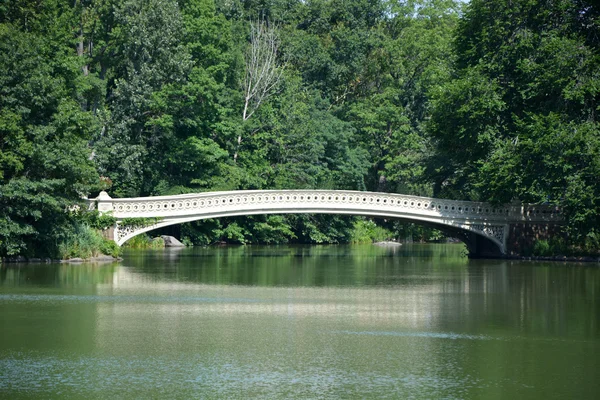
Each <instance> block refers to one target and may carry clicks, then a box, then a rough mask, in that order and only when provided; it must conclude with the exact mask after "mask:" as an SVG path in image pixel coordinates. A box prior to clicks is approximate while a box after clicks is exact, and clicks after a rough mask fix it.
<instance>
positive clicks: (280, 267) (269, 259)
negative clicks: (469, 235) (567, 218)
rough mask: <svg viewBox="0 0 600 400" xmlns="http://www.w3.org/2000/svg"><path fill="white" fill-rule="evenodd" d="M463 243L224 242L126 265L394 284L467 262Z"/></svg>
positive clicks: (301, 282)
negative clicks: (322, 244) (216, 245)
mask: <svg viewBox="0 0 600 400" xmlns="http://www.w3.org/2000/svg"><path fill="white" fill-rule="evenodd" d="M463 249H464V247H463V246H461V245H405V246H400V247H392V248H386V247H378V246H372V245H336V246H226V247H211V248H198V249H184V250H181V251H178V252H177V253H163V252H147V251H146V252H131V253H128V254H126V256H125V259H126V261H125V263H124V265H125V266H127V267H132V268H133V270H134V271H136V272H144V273H149V274H152V275H154V276H157V277H158V276H160V277H161V279H163V278H164V279H169V280H183V281H187V282H202V283H207V284H235V285H260V286H363V285H382V284H383V285H396V284H401V283H402V279H403V278H401V277H402V276H403V275H405V274H406V272H407V271H411V272H410V275H414V274H415V273H416V274H420V273H423V274H425V273H426V272H427V271H432V270H438V269H440V268H441V269H444V268H454V267H462V266H464V265H466V263H467V259H466V258H465V256H464V254H463V253H464V251H463ZM442 259H443V260H444V261H443V262H442V261H441V260H442Z"/></svg>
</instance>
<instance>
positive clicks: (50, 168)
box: [0, 22, 98, 256]
mask: <svg viewBox="0 0 600 400" xmlns="http://www.w3.org/2000/svg"><path fill="white" fill-rule="evenodd" d="M32 24H33V25H34V26H35V25H36V24H34V23H33V22H32ZM52 39H53V37H52V36H50V37H48V36H45V35H43V34H39V33H36V32H24V31H21V30H20V29H19V28H18V27H16V26H14V25H12V24H9V23H3V24H0V70H2V71H4V72H3V74H2V75H1V76H0V256H7V255H17V254H23V255H30V256H32V255H36V256H56V255H57V245H58V242H59V241H60V240H61V238H64V236H65V235H66V233H67V231H68V228H69V225H70V223H71V221H72V216H71V215H70V214H69V212H68V209H69V208H70V207H72V206H74V205H76V204H78V202H79V201H80V199H81V196H83V195H86V194H87V193H88V191H89V190H90V189H91V188H92V187H93V186H94V185H95V184H97V182H98V175H97V174H96V171H95V169H94V166H93V164H92V162H91V161H90V160H89V155H90V149H89V147H88V141H89V139H90V138H91V135H92V133H93V131H94V129H96V128H97V125H96V124H95V119H94V117H93V115H92V114H91V113H89V112H87V111H84V110H82V109H81V107H80V105H79V102H78V98H79V95H80V93H81V82H80V80H79V77H80V76H81V73H82V72H81V69H80V64H79V62H78V59H77V57H76V54H75V52H74V49H73V52H72V53H71V54H69V49H68V46H69V44H70V42H69V41H65V42H62V43H61V42H54V41H53V40H52Z"/></svg>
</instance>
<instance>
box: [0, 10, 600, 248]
mask: <svg viewBox="0 0 600 400" xmlns="http://www.w3.org/2000/svg"><path fill="white" fill-rule="evenodd" d="M599 13H600V9H599V8H598V7H597V5H595V4H593V3H592V2H586V1H579V0H545V1H544V0H516V1H515V0H512V1H507V0H501V1H490V0H485V1H484V0H472V1H470V2H469V3H468V4H467V5H466V6H465V4H464V3H462V2H459V1H453V0H404V1H387V0H376V1H367V0H344V1H342V0H311V1H301V0H268V1H265V0H260V1H241V0H233V1H230V0H228V1H221V0H181V1H175V0H160V1H158V0H127V1H116V0H78V1H75V2H73V1H71V2H65V1H62V0H44V1H41V2H40V1H30V0H19V1H16V0H8V1H5V2H3V3H2V5H0V70H1V71H2V75H1V76H0V255H2V256H6V255H17V254H26V255H33V254H37V255H41V254H44V255H52V254H54V253H55V252H56V248H57V246H58V245H59V243H60V242H61V241H62V240H64V235H66V234H67V233H68V232H69V231H73V228H72V226H73V224H74V221H76V220H77V218H78V217H77V215H76V214H74V213H73V212H72V209H73V205H74V204H77V203H78V202H79V201H80V199H81V197H82V196H92V197H93V196H95V195H96V194H97V193H98V191H99V190H101V189H107V190H109V192H110V193H111V195H112V196H114V197H125V196H145V195H165V194H178V193H187V192H198V191H210V190H233V189H270V188H289V189H293V188H327V189H355V190H372V191H390V192H398V193H407V194H417V195H435V196H441V197H448V198H457V199H474V200H488V201H491V202H494V203H506V202H510V201H512V200H520V201H525V202H533V203H552V204H556V205H558V206H560V207H562V208H563V209H564V210H565V213H566V216H567V218H568V229H569V234H570V237H571V238H573V240H579V241H582V240H586V239H585V238H589V237H596V238H598V236H599V235H600V233H599V232H598V229H599V228H598V226H600V224H599V222H600V219H599V218H600V217H599V216H600V203H599V199H600V180H599V179H598V176H600V133H599V130H598V122H597V113H598V104H597V98H598V91H599V90H600V80H599V79H600V78H599V71H600V65H599V63H600V54H599V48H600V27H599V22H598V15H599ZM382 223H384V224H386V223H387V224H388V227H390V228H391V227H392V225H391V224H390V223H389V222H382ZM351 226H352V221H350V220H348V219H344V218H341V217H331V216H284V217H248V218H238V219H235V220H223V221H213V222H206V223H195V224H190V225H188V226H186V227H184V228H182V229H183V231H182V234H185V235H187V236H188V237H189V239H190V240H191V241H196V242H198V243H205V242H210V241H213V240H219V239H222V240H229V241H237V242H249V241H253V242H269V243H271V242H274V241H303V242H319V243H321V242H340V241H349V240H350V239H351V232H350V231H351ZM395 228H396V227H395ZM395 228H394V229H395ZM277 238H279V239H277Z"/></svg>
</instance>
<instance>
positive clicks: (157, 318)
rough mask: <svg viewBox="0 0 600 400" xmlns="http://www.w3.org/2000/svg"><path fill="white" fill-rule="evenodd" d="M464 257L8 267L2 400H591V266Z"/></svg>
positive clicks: (202, 258)
mask: <svg viewBox="0 0 600 400" xmlns="http://www.w3.org/2000/svg"><path fill="white" fill-rule="evenodd" d="M464 253H465V250H464V246H462V245H456V244H443V245H404V246H401V247H399V248H381V247H377V246H371V245H366V246H245V247H215V248H198V249H181V250H165V251H129V252H126V253H125V255H124V260H123V261H122V262H119V263H114V264H104V265H94V264H79V265H66V264H40V265H20V266H14V265H9V266H2V267H0V398H6V399H37V398H39V399H54V398H73V399H119V398H121V399H138V398H139V399H164V398H181V399H188V398H223V399H231V398H239V399H244V398H259V399H268V398H281V399H288V398H350V399H352V398H377V399H380V398H393V399H438V398H440V399H441V398H444V399H598V398H600V266H599V265H598V264H577V263H551V262H547V263H542V262H520V261H505V260H469V259H468V258H466V257H465V255H464Z"/></svg>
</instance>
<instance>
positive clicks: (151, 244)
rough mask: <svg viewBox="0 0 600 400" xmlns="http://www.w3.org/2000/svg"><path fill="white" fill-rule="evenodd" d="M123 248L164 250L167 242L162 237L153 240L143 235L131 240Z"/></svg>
mask: <svg viewBox="0 0 600 400" xmlns="http://www.w3.org/2000/svg"><path fill="white" fill-rule="evenodd" d="M123 246H124V247H128V248H130V249H164V248H165V241H164V240H163V239H162V238H161V237H155V238H151V237H150V236H148V235H147V234H145V233H142V234H141V235H137V236H134V237H132V238H131V239H129V240H128V241H127V242H125V244H124V245H123Z"/></svg>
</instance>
